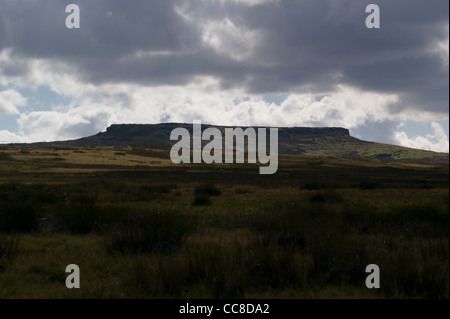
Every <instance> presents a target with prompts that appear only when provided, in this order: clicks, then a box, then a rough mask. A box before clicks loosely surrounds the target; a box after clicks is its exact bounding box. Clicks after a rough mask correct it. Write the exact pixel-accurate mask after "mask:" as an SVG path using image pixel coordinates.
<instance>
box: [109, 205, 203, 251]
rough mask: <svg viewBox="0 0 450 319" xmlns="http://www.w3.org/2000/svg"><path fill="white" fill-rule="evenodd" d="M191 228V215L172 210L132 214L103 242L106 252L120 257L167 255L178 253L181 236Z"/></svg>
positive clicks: (192, 227)
mask: <svg viewBox="0 0 450 319" xmlns="http://www.w3.org/2000/svg"><path fill="white" fill-rule="evenodd" d="M194 228H195V224H194V223H193V219H192V217H191V216H183V215H182V214H181V213H178V212H175V211H167V212H148V211H140V212H134V213H130V214H128V215H127V216H126V219H125V221H124V223H123V224H122V225H119V226H118V227H116V229H115V230H114V231H113V233H112V234H111V235H110V237H109V239H108V241H107V243H106V249H107V251H109V252H111V253H113V252H118V253H122V254H125V253H149V252H156V253H170V252H174V251H176V250H178V248H179V245H180V243H181V240H182V238H183V236H185V235H186V234H187V233H188V232H189V231H193V230H194Z"/></svg>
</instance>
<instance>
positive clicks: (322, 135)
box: [9, 123, 449, 163]
mask: <svg viewBox="0 0 450 319" xmlns="http://www.w3.org/2000/svg"><path fill="white" fill-rule="evenodd" d="M177 127H183V128H186V129H187V130H188V131H189V132H190V133H191V134H192V124H186V123H160V124H113V125H111V126H109V127H108V128H107V129H106V131H105V132H100V133H97V134H95V135H92V136H88V137H83V138H80V139H76V140H68V141H57V142H39V143H32V144H9V145H10V146H25V145H26V146H32V147H96V146H142V145H145V146H154V147H171V146H172V145H173V144H174V143H176V141H171V140H170V133H171V132H172V130H173V129H174V128H177ZM208 127H216V128H218V129H219V130H220V131H221V132H222V135H224V132H225V131H224V130H225V128H227V127H231V126H217V125H210V124H203V123H202V130H204V129H206V128H208ZM240 127H241V128H243V129H245V128H247V127H257V126H240ZM278 142H279V144H278V151H279V153H281V154H304V155H313V156H337V157H351V158H366V159H378V160H397V161H415V162H434V163H448V161H449V155H448V154H447V153H438V152H431V151H424V150H417V149H411V148H406V147H402V146H396V145H389V144H382V143H376V142H368V141H363V140H360V139H357V138H355V137H352V136H350V132H349V130H348V129H346V128H341V127H322V128H316V127H278ZM205 143H207V142H205Z"/></svg>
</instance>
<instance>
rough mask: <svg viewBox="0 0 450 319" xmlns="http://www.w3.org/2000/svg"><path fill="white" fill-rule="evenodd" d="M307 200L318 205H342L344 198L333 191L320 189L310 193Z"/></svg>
mask: <svg viewBox="0 0 450 319" xmlns="http://www.w3.org/2000/svg"><path fill="white" fill-rule="evenodd" d="M309 200H310V201H311V202H319V203H342V201H343V200H344V198H343V197H342V195H341V194H339V193H337V192H336V191H334V190H329V189H322V190H316V191H313V192H311V194H310V196H309Z"/></svg>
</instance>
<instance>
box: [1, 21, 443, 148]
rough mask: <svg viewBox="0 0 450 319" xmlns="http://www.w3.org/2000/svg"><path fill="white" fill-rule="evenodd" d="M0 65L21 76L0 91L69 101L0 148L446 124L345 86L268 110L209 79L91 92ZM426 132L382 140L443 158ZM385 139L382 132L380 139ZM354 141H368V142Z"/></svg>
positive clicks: (6, 137) (48, 72)
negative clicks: (179, 133) (143, 135)
mask: <svg viewBox="0 0 450 319" xmlns="http://www.w3.org/2000/svg"><path fill="white" fill-rule="evenodd" d="M225 29H226V28H225ZM241 53H242V52H241ZM242 54H243V53H242ZM5 63H8V64H11V63H15V64H16V65H17V64H19V65H24V66H26V67H25V69H27V70H28V72H27V73H26V74H25V75H20V76H14V75H6V74H5V73H3V74H2V72H0V85H8V86H12V87H17V89H18V90H20V88H22V87H28V88H37V87H39V86H47V87H48V88H49V89H50V90H52V91H54V92H55V93H56V94H58V95H64V96H67V97H70V104H68V105H59V106H55V107H54V108H52V109H49V110H46V111H42V110H41V111H39V112H28V113H27V112H26V111H23V112H22V113H21V114H20V117H19V120H18V126H19V130H18V132H19V133H18V134H14V133H11V132H8V131H1V133H0V141H3V142H19V141H23V142H36V141H53V140H66V139H74V138H79V137H83V136H88V135H92V134H95V133H97V132H99V131H103V130H105V129H106V127H108V126H109V125H111V124H114V123H159V122H187V123H192V121H193V120H196V119H200V120H202V122H203V123H209V124H215V125H232V126H237V125H257V126H339V127H345V128H348V129H350V130H352V129H353V130H354V129H359V131H360V132H363V131H364V130H363V129H361V128H364V126H366V125H368V124H373V123H380V125H381V124H382V123H385V122H387V121H391V122H392V123H393V124H392V125H393V126H395V125H396V124H398V123H400V122H402V121H408V120H417V119H421V121H422V122H431V121H437V120H442V116H444V117H445V116H447V118H448V114H447V115H442V114H436V113H432V112H428V111H425V110H411V109H409V110H407V109H405V110H404V111H402V112H401V113H392V111H391V107H392V106H393V105H395V104H396V103H399V102H401V96H398V95H396V94H382V93H377V92H370V91H364V90H361V89H358V88H355V87H352V86H349V85H338V86H337V88H336V90H335V91H330V92H322V93H321V94H313V93H304V94H299V93H286V95H287V97H286V99H285V100H284V101H283V102H282V103H281V104H280V105H276V104H274V103H269V102H266V101H264V99H263V96H264V95H258V94H248V93H247V92H246V91H245V88H233V89H228V90H224V89H223V88H222V87H221V85H220V84H221V83H220V79H218V78H214V77H196V78H194V80H193V81H191V82H190V83H189V84H187V85H182V86H181V85H180V86H175V85H173V86H168V85H164V86H141V85H136V84H131V83H116V84H111V83H108V84H101V85H97V86H96V85H93V84H90V83H87V82H83V81H82V80H81V79H80V78H79V76H78V74H77V73H76V71H74V70H72V69H71V68H70V65H67V64H59V63H57V62H55V61H50V60H46V59H28V60H24V59H20V58H18V57H17V56H14V55H12V54H11V51H8V50H5V51H3V52H1V53H0V71H1V69H2V67H5V65H6V64H5ZM2 96H3V99H2V98H1V97H2ZM5 97H7V98H5ZM2 100H3V101H4V102H3V104H2V102H1V101H2ZM5 101H6V102H5ZM8 103H9V104H8ZM24 105H26V99H25V98H24V97H23V96H21V95H20V93H19V92H17V91H16V90H13V89H9V90H6V91H3V92H0V113H7V112H9V113H11V114H19V113H20V112H19V109H18V107H20V106H24ZM394 129H395V127H394ZM433 129H434V134H432V135H427V136H416V137H413V138H410V137H408V136H407V134H406V133H404V132H402V131H397V133H396V135H395V137H392V136H389V137H388V138H389V139H391V140H392V139H393V138H395V140H396V141H398V143H399V144H400V145H404V146H409V147H415V148H423V149H432V150H435V151H448V138H447V136H446V135H445V132H444V131H443V130H442V128H441V127H440V126H439V124H437V123H435V124H433ZM391 132H392V130H391V131H389V130H386V133H384V134H391ZM382 133H383V132H382ZM359 137H360V138H362V139H366V140H374V139H373V138H371V136H359ZM386 139H387V138H386Z"/></svg>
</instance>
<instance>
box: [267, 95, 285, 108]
mask: <svg viewBox="0 0 450 319" xmlns="http://www.w3.org/2000/svg"><path fill="white" fill-rule="evenodd" d="M287 97H288V94H282V93H274V94H265V95H264V96H263V100H264V101H265V102H267V103H273V104H275V105H278V106H280V105H281V104H282V103H283V102H284V100H286V99H287Z"/></svg>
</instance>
